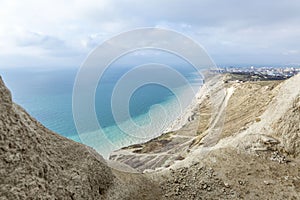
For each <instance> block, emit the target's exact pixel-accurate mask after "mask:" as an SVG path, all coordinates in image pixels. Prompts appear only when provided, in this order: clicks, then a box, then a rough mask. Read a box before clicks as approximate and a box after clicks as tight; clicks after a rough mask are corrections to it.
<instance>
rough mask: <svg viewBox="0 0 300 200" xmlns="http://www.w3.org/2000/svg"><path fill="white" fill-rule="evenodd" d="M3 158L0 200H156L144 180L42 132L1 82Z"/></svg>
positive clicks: (79, 146) (0, 162)
mask: <svg viewBox="0 0 300 200" xmlns="http://www.w3.org/2000/svg"><path fill="white" fill-rule="evenodd" d="M0 157H1V159H0V199H142V198H144V199H157V197H156V195H150V193H152V192H153V190H154V189H155V187H153V185H151V183H149V181H147V180H146V179H145V178H144V177H142V176H136V177H134V176H133V175H131V174H122V173H118V172H114V171H113V170H112V169H111V168H109V167H108V166H107V165H106V162H105V160H104V159H103V158H102V157H101V156H100V155H98V154H97V153H96V152H95V151H93V149H89V148H88V147H86V146H84V145H82V144H79V143H76V142H74V141H71V140H68V139H66V138H64V137H62V136H60V135H58V134H56V133H53V132H52V131H50V130H48V129H46V128H45V127H44V126H42V125H41V124H40V123H39V122H37V121H36V120H35V119H33V118H32V117H31V116H30V115H28V114H27V113H26V112H25V111H24V110H23V109H22V108H21V107H20V106H18V105H16V104H14V103H13V102H12V98H11V93H10V92H9V90H8V89H7V88H6V87H5V85H4V84H3V81H2V80H1V78H0ZM128 182H131V185H130V186H127V185H128ZM135 184H136V185H135ZM153 193H155V194H159V192H153Z"/></svg>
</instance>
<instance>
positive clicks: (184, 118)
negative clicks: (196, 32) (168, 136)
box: [158, 84, 207, 137]
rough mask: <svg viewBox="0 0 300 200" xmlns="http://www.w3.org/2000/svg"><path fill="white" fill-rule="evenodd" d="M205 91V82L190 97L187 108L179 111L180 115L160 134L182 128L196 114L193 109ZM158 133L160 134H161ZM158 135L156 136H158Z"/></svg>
mask: <svg viewBox="0 0 300 200" xmlns="http://www.w3.org/2000/svg"><path fill="white" fill-rule="evenodd" d="M206 93H207V87H206V84H203V85H201V86H200V88H199V90H198V91H197V92H196V94H195V97H194V98H193V99H192V101H191V103H190V104H189V105H188V106H187V108H186V109H185V110H184V111H183V112H182V113H181V115H180V116H179V117H178V118H177V119H175V120H174V121H173V122H172V123H171V124H170V126H169V127H167V128H166V129H165V130H164V131H163V132H162V134H161V135H163V134H165V133H169V132H172V131H178V130H180V129H181V128H183V127H184V126H185V125H186V124H187V123H188V122H190V121H192V120H193V116H194V115H195V114H196V113H195V110H196V109H197V107H198V106H199V104H200V103H201V100H202V98H203V97H204V96H205V94H206ZM161 135H160V136H161ZM160 136H158V137H160Z"/></svg>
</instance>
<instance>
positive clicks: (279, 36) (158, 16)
mask: <svg viewBox="0 0 300 200" xmlns="http://www.w3.org/2000/svg"><path fill="white" fill-rule="evenodd" d="M299 11H300V1H298V0H284V1H283V0H264V1H261V0H260V1H259V0H253V1H241V0H190V1H183V0H151V1H146V0H119V1H117V0H75V1H74V0H72V1H71V0H67V1H56V2H55V1H51V0H46V1H34V0H24V1H17V0H7V1H6V0H3V1H0V68H3V67H25V66H26V67H28V66H37V67H39V66H40V67H42V66H45V67H66V66H69V67H70V66H72V67H78V66H79V65H80V64H81V63H82V62H83V60H84V58H85V57H86V56H87V55H88V52H89V51H91V50H92V49H93V48H94V47H95V46H97V45H98V44H100V43H101V41H103V40H105V39H109V38H110V37H112V36H113V35H116V34H118V33H120V32H124V31H128V30H130V29H133V28H139V27H163V28H171V29H174V30H177V31H179V32H182V33H184V34H187V35H188V36H190V37H192V38H193V39H195V40H196V41H198V42H199V43H200V44H202V46H204V47H205V49H206V50H207V51H208V53H209V54H210V55H211V57H212V58H213V59H214V60H215V62H216V63H217V64H218V65H235V64H262V65H272V64H276V65H285V64H298V65H299V64H300V25H299V24H300V12H299Z"/></svg>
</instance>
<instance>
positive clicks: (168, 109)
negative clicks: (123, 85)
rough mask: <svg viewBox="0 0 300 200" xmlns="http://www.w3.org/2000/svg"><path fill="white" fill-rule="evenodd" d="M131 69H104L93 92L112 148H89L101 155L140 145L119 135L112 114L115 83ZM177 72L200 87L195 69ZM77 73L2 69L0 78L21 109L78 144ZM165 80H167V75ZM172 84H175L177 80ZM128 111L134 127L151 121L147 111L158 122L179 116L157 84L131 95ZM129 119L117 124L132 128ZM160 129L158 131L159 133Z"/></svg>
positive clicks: (174, 102) (172, 98) (175, 103)
mask: <svg viewBox="0 0 300 200" xmlns="http://www.w3.org/2000/svg"><path fill="white" fill-rule="evenodd" d="M130 69H131V67H124V66H122V67H113V68H111V69H109V70H107V71H106V73H105V76H103V79H101V80H100V82H99V85H98V88H97V91H96V99H95V100H96V105H95V110H96V113H97V118H98V122H99V124H100V125H101V127H102V128H103V130H104V132H105V133H106V137H107V138H109V140H110V141H112V143H114V145H115V146H114V147H113V148H112V149H105V148H108V147H106V146H105V145H104V144H102V143H101V142H100V143H99V142H98V143H91V144H89V145H90V146H93V147H94V148H96V149H97V150H98V151H99V152H100V153H103V154H104V155H107V154H108V153H109V152H110V151H112V150H114V149H117V148H120V147H122V146H126V145H129V144H133V143H137V142H143V138H142V137H139V138H134V137H128V135H126V134H122V131H121V130H120V128H119V127H118V126H117V125H116V122H115V120H114V118H113V115H112V111H111V95H112V90H113V88H114V86H115V83H116V81H118V80H119V79H120V77H121V76H122V75H124V73H126V72H128V71H129V70H130ZM176 70H178V72H180V73H181V74H182V75H183V76H184V77H185V78H186V79H187V80H188V81H189V82H190V83H191V84H193V85H195V86H196V87H198V86H199V85H200V81H199V75H198V74H195V70H193V69H192V68H191V67H185V66H178V67H177V68H176ZM77 71H78V69H75V68H74V69H56V70H37V69H24V68H22V69H17V70H16V69H15V70H13V69H7V70H2V71H1V75H2V78H3V79H4V81H5V83H6V84H7V86H8V87H9V89H10V90H11V91H12V94H13V99H14V101H15V102H17V103H18V104H20V105H21V106H22V107H24V108H25V109H26V110H27V111H28V112H29V113H30V114H31V115H32V116H33V117H35V118H36V119H37V120H39V121H40V122H41V123H42V124H43V125H44V126H46V127H47V128H49V129H50V130H53V131H55V132H57V133H59V134H61V135H63V136H65V137H68V138H70V139H72V140H75V141H77V142H81V139H80V137H79V136H78V133H77V131H76V127H75V124H74V120H73V115H72V90H73V84H74V81H75V78H76V74H77ZM166 78H168V77H167V76H166ZM174 82H175V83H176V80H174ZM184 87H185V86H184V85H176V84H175V85H174V89H177V90H182V91H184ZM157 104H159V105H163V106H165V111H164V113H162V110H161V109H159V108H155V107H153V105H157ZM175 108H178V109H175ZM129 111H130V116H131V118H132V119H133V121H134V122H135V123H136V124H138V125H145V124H146V125H147V124H148V123H149V122H150V121H151V120H150V117H149V111H151V112H152V113H151V114H152V115H153V116H154V117H155V118H157V119H159V120H160V119H161V118H160V117H162V116H163V115H167V116H171V115H172V116H176V115H178V114H179V112H180V109H179V103H178V101H177V100H176V98H175V95H174V93H172V91H171V90H170V89H168V88H165V87H163V86H160V85H157V84H148V85H145V86H143V87H141V88H139V89H138V90H136V91H135V92H134V93H133V95H132V97H131V99H130V102H129ZM175 112H177V113H175ZM128 120H130V119H127V118H124V119H123V120H122V121H121V122H120V123H121V124H122V127H123V128H124V127H125V128H129V129H130V128H131V127H129V126H130V125H129V123H127V122H128ZM127 124H128V126H127ZM126 126H127V127H126ZM150 128H151V127H150ZM159 128H161V127H159ZM159 128H158V129H157V130H160V129H159ZM132 131H134V129H132ZM96 132H97V130H89V137H90V138H91V140H93V133H95V134H96ZM157 134H161V133H157ZM95 137H96V136H95ZM103 141H104V140H103ZM99 146H100V147H99Z"/></svg>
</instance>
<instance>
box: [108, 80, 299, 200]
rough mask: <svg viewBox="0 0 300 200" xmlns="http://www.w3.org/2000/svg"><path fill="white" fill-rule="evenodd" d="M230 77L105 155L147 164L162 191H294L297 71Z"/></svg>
mask: <svg viewBox="0 0 300 200" xmlns="http://www.w3.org/2000/svg"><path fill="white" fill-rule="evenodd" d="M229 76H230V75H229ZM228 78H232V77H228V75H226V76H224V77H223V79H224V81H223V82H224V83H225V84H224V85H220V82H210V83H209V84H211V85H213V86H212V87H211V90H210V92H209V93H206V94H205V95H204V97H203V98H200V99H199V105H198V106H197V107H196V108H195V110H194V118H195V119H194V120H193V121H191V122H189V123H187V124H186V125H185V126H184V127H183V128H181V129H180V130H178V131H174V132H170V133H167V134H165V135H163V136H161V137H159V138H156V139H154V140H151V141H149V142H146V143H144V144H141V145H133V146H131V147H128V148H124V149H122V150H119V151H116V152H114V153H113V154H112V156H111V159H115V160H119V161H121V162H124V163H126V164H128V165H130V166H132V167H135V168H137V169H138V170H141V171H148V172H150V173H147V174H148V175H149V176H150V177H152V178H153V179H154V180H156V181H157V182H159V184H160V186H161V188H162V192H163V193H164V199H300V159H299V149H300V146H299V142H300V138H299V136H300V131H299V130H300V127H299V126H300V123H299V122H300V112H299V109H300V105H299V95H300V87H299V85H300V75H298V76H295V77H293V78H291V79H289V80H286V81H284V82H282V81H257V82H256V81H255V82H238V81H235V80H233V81H227V80H228ZM222 91H225V92H224V93H223V92H222ZM214 96H217V97H223V98H217V99H222V100H220V101H219V102H218V101H215V100H212V99H213V98H214ZM213 104H217V107H218V108H220V110H219V113H217V114H216V113H214V111H213V110H214V109H213V107H214V106H213ZM215 107H216V106H215ZM215 124H219V126H217V127H214V128H213V126H214V125H215ZM220 126H222V129H221V130H220V129H218V131H216V130H217V128H218V127H220ZM195 127H198V129H197V131H196V132H195V131H194V132H193V131H192V130H193V128H194V129H195ZM128 152H131V153H128Z"/></svg>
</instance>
